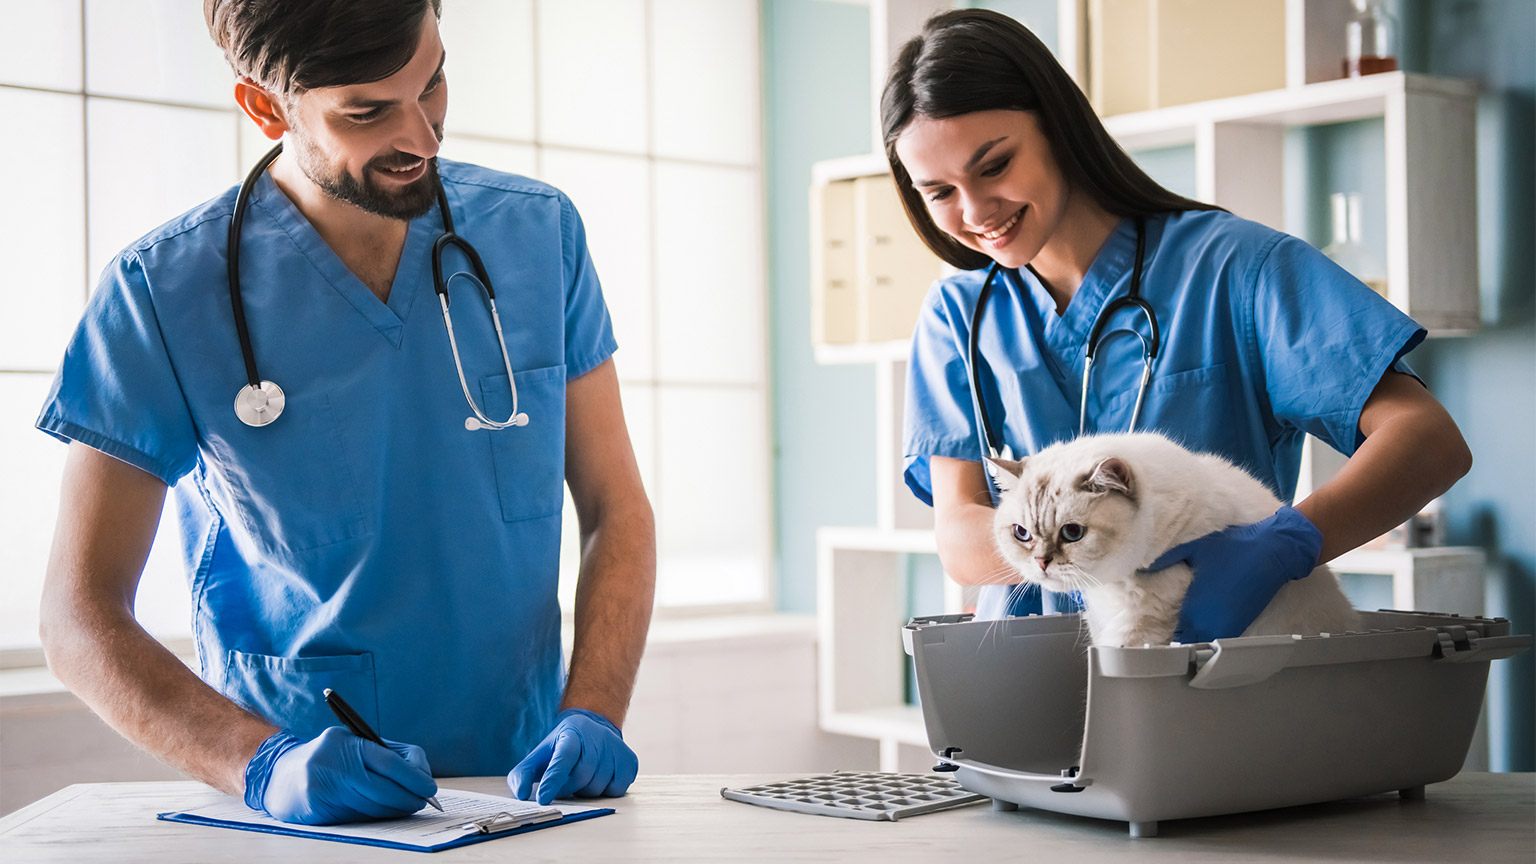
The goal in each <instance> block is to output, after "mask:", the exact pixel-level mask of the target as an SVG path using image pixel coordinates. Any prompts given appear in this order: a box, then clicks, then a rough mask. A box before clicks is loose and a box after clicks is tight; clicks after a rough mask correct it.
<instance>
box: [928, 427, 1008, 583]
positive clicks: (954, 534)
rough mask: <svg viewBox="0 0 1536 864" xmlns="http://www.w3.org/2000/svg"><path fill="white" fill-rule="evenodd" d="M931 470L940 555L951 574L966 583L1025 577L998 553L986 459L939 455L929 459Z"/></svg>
mask: <svg viewBox="0 0 1536 864" xmlns="http://www.w3.org/2000/svg"><path fill="white" fill-rule="evenodd" d="M929 475H930V477H931V479H932V482H933V519H934V535H935V539H936V540H937V542H938V546H939V561H940V562H941V563H942V564H943V565H944V572H945V573H947V574H949V578H951V579H953V580H955V581H956V582H958V583H960V584H961V585H1006V584H1010V583H1014V582H1018V581H1020V580H1019V576H1018V574H1017V573H1016V572H1015V571H1014V569H1013V567H1012V566H1010V565H1009V564H1008V563H1007V562H1005V561H1003V559H1002V557H1001V556H1000V555H998V553H997V543H996V541H994V540H993V533H992V518H993V514H994V513H995V511H994V510H993V509H992V496H991V494H990V492H989V491H988V490H987V475H986V471H985V470H984V469H983V468H982V467H981V463H980V462H970V461H967V460H965V459H951V458H949V457H946V456H934V457H932V458H931V459H930V460H929Z"/></svg>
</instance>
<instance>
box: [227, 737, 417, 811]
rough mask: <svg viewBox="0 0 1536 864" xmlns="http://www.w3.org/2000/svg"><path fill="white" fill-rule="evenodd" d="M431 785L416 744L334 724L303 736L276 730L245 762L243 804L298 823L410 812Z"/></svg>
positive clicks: (415, 808) (414, 809) (414, 808)
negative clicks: (369, 736)
mask: <svg viewBox="0 0 1536 864" xmlns="http://www.w3.org/2000/svg"><path fill="white" fill-rule="evenodd" d="M436 793H437V781H435V780H433V779H432V770H431V768H430V767H429V766H428V765H427V756H426V753H425V752H424V751H423V750H422V749H421V748H420V747H417V746H416V745H414V744H401V743H399V742H397V741H385V742H384V746H382V747H381V746H379V745H378V744H375V743H373V742H372V741H367V740H364V739H362V738H359V737H357V736H356V735H353V734H352V733H351V732H348V731H347V730H346V729H343V728H342V727H340V726H332V727H330V728H329V729H326V730H325V731H324V732H321V733H320V734H319V735H318V736H317V737H315V738H314V739H312V740H310V741H300V740H299V739H298V738H297V737H295V736H293V735H291V734H289V733H288V732H286V731H284V732H278V733H277V734H275V735H273V736H272V737H270V738H268V739H267V740H266V741H263V742H262V744H261V747H259V748H257V750H256V755H255V756H253V757H251V761H250V762H249V763H248V764H247V765H246V768H245V803H246V806H248V807H250V808H251V809H252V810H264V811H266V812H267V813H268V814H269V815H270V816H272V817H273V818H274V819H279V820H281V821H283V822H297V823H300V824H304V825H333V824H336V823H339V822H356V821H359V820H363V819H393V818H397V817H400V816H409V815H410V814H412V813H415V812H416V811H417V810H420V809H421V808H422V807H424V806H426V804H427V798H428V797H430V796H432V795H435V794H436Z"/></svg>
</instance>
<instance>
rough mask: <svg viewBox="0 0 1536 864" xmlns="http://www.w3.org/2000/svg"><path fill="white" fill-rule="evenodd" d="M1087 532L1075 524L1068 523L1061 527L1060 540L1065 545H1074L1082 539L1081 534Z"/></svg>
mask: <svg viewBox="0 0 1536 864" xmlns="http://www.w3.org/2000/svg"><path fill="white" fill-rule="evenodd" d="M1087 530H1088V529H1087V528H1084V527H1083V526H1081V525H1079V524H1077V523H1076V522H1068V523H1067V524H1065V525H1063V526H1061V539H1062V540H1063V541H1065V542H1067V543H1076V542H1077V541H1079V540H1081V539H1083V534H1084V533H1085V532H1086V531H1087Z"/></svg>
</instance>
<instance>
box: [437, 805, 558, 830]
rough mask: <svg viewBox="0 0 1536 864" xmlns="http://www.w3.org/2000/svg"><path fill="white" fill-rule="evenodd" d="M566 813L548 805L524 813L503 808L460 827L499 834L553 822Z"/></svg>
mask: <svg viewBox="0 0 1536 864" xmlns="http://www.w3.org/2000/svg"><path fill="white" fill-rule="evenodd" d="M564 815H565V814H563V813H561V812H560V811H559V810H558V809H556V808H554V807H548V808H545V809H543V810H529V811H526V812H523V813H508V812H506V811H505V810H503V811H502V812H500V813H495V814H492V815H490V816H486V817H484V818H483V819H472V820H470V821H468V822H465V823H464V824H463V825H460V826H459V827H460V828H461V829H463V830H465V831H473V832H475V833H476V834H499V833H501V832H503V831H511V830H513V829H516V828H522V827H524V826H525V825H537V824H539V823H541V822H553V821H554V820H556V819H559V818H561V817H562V816H564Z"/></svg>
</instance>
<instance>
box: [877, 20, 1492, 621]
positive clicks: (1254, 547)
mask: <svg viewBox="0 0 1536 864" xmlns="http://www.w3.org/2000/svg"><path fill="white" fill-rule="evenodd" d="M881 115H882V124H883V129H884V139H885V149H886V156H887V158H888V159H889V161H890V165H891V172H892V174H893V176H894V177H895V180H896V183H897V187H898V189H899V190H900V192H901V197H902V201H903V203H904V205H905V207H906V209H907V213H908V216H909V217H910V219H911V221H912V224H913V226H914V227H915V228H916V229H917V232H918V233H919V234H920V235H921V236H922V238H923V240H924V241H925V242H926V243H927V245H928V246H929V247H930V248H931V249H932V250H933V251H934V252H935V253H936V254H938V255H939V257H941V258H943V259H944V260H945V261H947V262H949V263H950V264H952V265H954V266H955V267H957V268H959V269H960V270H961V271H962V272H960V273H959V274H958V275H955V276H953V277H949V278H946V279H942V280H940V281H939V282H937V283H936V284H935V285H934V286H933V288H932V289H931V290H930V291H929V293H928V296H927V299H926V301H925V303H924V307H923V310H922V312H921V314H920V317H919V320H918V324H917V328H916V332H915V334H914V337H913V346H912V360H911V364H910V367H909V368H910V372H909V380H908V388H907V416H906V428H905V435H904V447H905V451H904V452H905V455H906V481H907V484H908V486H910V487H911V489H912V490H913V492H914V493H915V494H916V495H917V496H918V497H919V498H921V499H922V500H924V501H925V502H928V503H929V504H931V505H932V506H933V507H934V509H935V517H936V525H937V535H938V548H939V556H940V558H941V560H942V561H943V564H944V569H945V571H946V572H948V573H949V574H950V576H951V577H952V578H954V579H956V580H957V581H959V582H961V583H962V584H973V585H978V584H979V585H987V586H989V587H988V588H986V589H984V590H983V598H982V602H981V604H980V607H981V608H980V609H979V613H980V614H982V615H992V616H996V615H1001V614H1004V613H1005V612H1006V613H1010V614H1022V613H1025V612H1030V611H1039V610H1040V609H1041V608H1042V601H1041V599H1040V598H1039V597H1038V596H1037V595H1035V594H1034V592H1029V593H1028V594H1026V593H1025V592H1022V591H1012V592H1010V591H1009V589H1008V588H1006V587H1003V586H1002V585H999V584H998V583H1013V582H1017V581H1019V580H1018V577H1017V576H1016V575H1015V574H1013V573H1011V572H1010V571H1009V568H1008V567H1007V565H1005V564H1004V563H1003V561H1002V559H1001V558H1000V557H999V556H998V554H997V552H996V551H995V549H994V546H993V540H992V536H993V535H992V515H993V505H992V498H991V487H990V484H989V483H988V481H987V477H986V473H985V471H984V469H983V466H982V462H981V461H980V460H981V458H982V454H983V453H984V452H985V444H984V440H983V437H982V433H981V431H980V430H979V429H978V423H977V418H976V413H975V409H974V407H973V404H974V403H973V401H972V394H971V382H970V372H969V365H968V361H967V356H968V350H967V348H968V340H969V338H970V327H971V322H972V320H973V317H972V316H973V312H974V310H975V309H976V305H977V299H978V297H979V296H980V295H981V293H982V285H983V282H984V281H985V280H986V277H987V270H988V268H989V267H991V266H992V265H993V264H994V262H995V263H996V264H997V265H999V272H998V274H997V277H996V279H995V281H994V285H993V288H992V290H991V292H990V295H989V296H988V297H987V300H986V308H985V309H984V316H983V319H982V320H983V323H982V325H981V326H980V327H979V328H978V330H979V334H978V337H979V353H980V355H981V356H982V357H983V358H984V360H983V363H982V364H980V365H981V387H982V389H983V395H984V397H985V399H984V402H985V404H986V405H987V407H988V411H989V415H990V416H989V420H990V422H991V425H992V426H993V428H994V429H996V430H998V434H999V435H1000V436H1001V437H1002V439H1003V441H1004V442H1005V443H1006V444H1007V445H1008V446H1009V447H1010V448H1011V449H1012V450H1013V452H1014V453H1015V454H1019V455H1020V456H1025V455H1028V454H1031V453H1034V452H1037V451H1039V450H1040V449H1042V448H1044V447H1046V446H1048V445H1050V444H1052V443H1054V442H1057V441H1063V440H1068V439H1071V438H1073V437H1075V436H1076V435H1077V434H1078V424H1079V400H1080V398H1081V397H1082V395H1083V394H1082V386H1083V382H1082V374H1081V370H1082V369H1083V361H1084V355H1085V352H1086V350H1087V342H1088V338H1089V333H1090V331H1091V330H1092V328H1093V326H1094V322H1095V320H1096V319H1097V318H1098V317H1099V314H1100V311H1101V310H1102V309H1103V308H1104V307H1105V306H1106V304H1107V303H1108V302H1110V301H1112V300H1114V299H1116V298H1121V297H1124V296H1126V294H1127V293H1128V290H1129V288H1130V283H1131V277H1132V271H1133V270H1134V269H1135V264H1136V258H1137V246H1138V235H1139V234H1141V235H1142V236H1141V237H1140V240H1141V243H1143V244H1144V251H1143V253H1142V256H1141V257H1142V269H1143V272H1142V278H1141V283H1140V293H1141V296H1142V297H1144V298H1145V299H1146V300H1147V301H1148V302H1149V303H1150V304H1151V306H1152V308H1153V309H1154V310H1155V312H1156V315H1157V316H1158V321H1159V324H1160V327H1161V336H1162V343H1163V344H1162V351H1161V355H1160V357H1159V358H1158V360H1157V361H1156V365H1155V367H1154V369H1153V377H1152V380H1151V383H1150V385H1149V386H1148V388H1147V393H1146V400H1145V404H1144V406H1143V407H1142V409H1141V413H1140V416H1139V418H1138V419H1137V421H1136V424H1135V428H1136V429H1137V430H1139V431H1157V432H1161V433H1163V434H1165V435H1168V436H1169V437H1171V438H1173V439H1175V440H1177V441H1180V442H1181V443H1183V444H1184V445H1185V446H1187V447H1189V448H1191V449H1194V450H1201V451H1208V452H1214V453H1218V454H1221V455H1222V456H1224V457H1226V458H1228V459H1230V460H1231V461H1233V462H1235V463H1237V464H1238V465H1241V466H1243V467H1244V468H1246V469H1248V470H1249V471H1250V472H1252V473H1253V474H1254V475H1255V476H1257V477H1259V478H1260V479H1262V480H1263V481H1264V482H1265V483H1266V484H1267V485H1269V486H1270V487H1271V489H1272V490H1273V491H1274V492H1275V493H1276V494H1277V495H1278V496H1279V497H1280V498H1281V499H1282V500H1287V501H1288V500H1290V499H1291V498H1292V496H1293V495H1294V493H1295V487H1296V478H1297V470H1298V467H1299V463H1300V454H1301V446H1302V441H1303V437H1304V435H1305V434H1311V435H1314V436H1316V437H1318V438H1319V439H1321V440H1322V441H1324V442H1326V443H1327V444H1328V445H1330V446H1332V447H1334V448H1335V449H1337V450H1339V451H1340V452H1342V453H1344V454H1346V455H1348V456H1350V457H1351V458H1350V460H1349V462H1348V464H1347V465H1346V466H1345V467H1344V469H1343V470H1341V471H1340V472H1339V474H1338V476H1337V477H1336V478H1334V479H1333V480H1332V481H1331V482H1329V483H1327V484H1325V485H1324V486H1322V487H1321V488H1319V489H1317V490H1316V491H1315V492H1314V493H1313V494H1312V495H1311V496H1309V497H1308V498H1307V499H1306V500H1304V501H1301V502H1298V503H1297V504H1296V505H1295V506H1294V507H1291V506H1286V507H1283V508H1281V510H1280V511H1278V512H1277V513H1276V514H1275V515H1274V516H1272V517H1270V518H1269V519H1266V520H1264V521H1263V522H1260V523H1257V524H1255V525H1251V526H1236V527H1234V528H1232V529H1228V530H1227V531H1224V532H1221V533H1219V534H1213V535H1211V536H1209V537H1207V538H1203V539H1202V540H1198V541H1195V542H1194V543H1192V544H1187V545H1186V547H1180V548H1179V549H1178V550H1176V553H1175V554H1174V555H1171V556H1165V557H1164V559H1163V560H1161V561H1159V562H1157V565H1158V566H1167V565H1168V564H1169V563H1171V562H1172V561H1174V560H1184V561H1187V562H1189V563H1190V564H1191V566H1192V567H1193V568H1194V570H1195V574H1196V576H1195V580H1194V583H1193V585H1192V586H1191V588H1190V593H1189V596H1188V598H1187V600H1186V602H1185V606H1184V615H1183V617H1182V618H1181V622H1180V632H1179V637H1180V638H1181V639H1182V640H1183V641H1196V640H1203V639H1210V638H1217V637H1220V636H1233V635H1237V634H1238V633H1241V632H1242V631H1243V630H1244V629H1246V627H1247V626H1248V624H1249V623H1251V622H1252V620H1253V618H1254V617H1256V615H1257V613H1258V612H1259V611H1260V610H1262V608H1263V607H1264V605H1265V604H1267V603H1268V601H1269V599H1270V598H1271V597H1273V595H1274V593H1275V591H1277V590H1278V589H1279V587H1280V585H1281V584H1283V583H1284V581H1285V580H1287V579H1294V578H1300V577H1302V576H1305V575H1306V574H1307V573H1309V572H1310V571H1311V570H1312V569H1313V567H1314V566H1315V565H1316V564H1317V563H1318V562H1319V561H1327V560H1330V559H1332V558H1334V557H1335V556H1337V555H1339V554H1340V553H1342V552H1345V551H1347V550H1349V549H1352V548H1354V547H1356V546H1358V545H1359V544H1361V543H1363V542H1365V541H1366V540H1369V539H1371V538H1373V537H1376V536H1378V535H1380V534H1382V533H1383V532H1385V531H1387V530H1388V529H1390V528H1392V527H1393V526H1395V525H1398V524H1400V523H1401V522H1403V521H1404V520H1405V519H1406V518H1408V517H1409V516H1410V515H1412V514H1413V513H1415V512H1417V511H1418V510H1419V508H1420V507H1421V506H1422V505H1423V504H1424V503H1425V502H1427V501H1429V500H1430V499H1432V498H1434V497H1435V496H1437V495H1439V494H1441V493H1442V492H1444V491H1445V490H1446V489H1448V488H1449V487H1450V486H1451V484H1453V483H1454V482H1455V481H1456V480H1457V479H1458V478H1460V477H1461V476H1462V475H1463V474H1465V473H1466V471H1467V470H1468V469H1469V468H1470V466H1471V454H1470V453H1469V452H1468V450H1467V447H1466V444H1465V442H1464V441H1463V440H1462V438H1461V434H1460V432H1459V431H1458V430H1457V428H1456V425H1455V423H1454V422H1453V421H1452V420H1451V418H1450V417H1449V415H1448V414H1447V413H1446V412H1445V410H1444V409H1443V408H1442V407H1441V406H1440V404H1439V403H1438V402H1436V401H1435V399H1434V397H1433V396H1431V395H1430V394H1429V392H1428V390H1427V389H1425V387H1424V386H1423V385H1422V384H1421V383H1420V382H1419V381H1418V379H1417V378H1415V377H1414V376H1413V375H1412V373H1411V372H1410V371H1409V370H1408V368H1407V366H1406V365H1405V364H1404V362H1403V359H1402V358H1403V355H1405V354H1407V353H1408V352H1409V351H1410V350H1412V349H1413V348H1414V347H1415V346H1416V345H1418V343H1419V342H1420V341H1422V340H1423V339H1424V336H1425V331H1424V329H1423V328H1422V327H1420V326H1419V325H1418V324H1417V323H1415V322H1414V321H1412V320H1411V319H1409V318H1408V317H1407V316H1405V315H1403V314H1402V313H1401V312H1399V311H1398V310H1397V309H1396V308H1395V307H1393V306H1392V305H1391V304H1390V303H1388V302H1387V301H1386V300H1384V299H1383V298H1382V297H1380V296H1379V295H1377V294H1376V293H1374V292H1373V291H1371V290H1370V289H1369V288H1367V287H1365V286H1364V285H1363V284H1362V283H1361V282H1359V280H1357V279H1355V278H1354V277H1353V276H1351V275H1350V274H1349V273H1347V272H1345V271H1344V270H1342V269H1340V268H1339V267H1338V266H1336V265H1335V264H1333V263H1332V262H1331V261H1329V260H1328V259H1327V258H1326V257H1324V256H1323V255H1322V254H1321V253H1319V252H1317V251H1316V250H1315V249H1313V248H1312V247H1311V246H1309V245H1308V244H1306V243H1305V242H1303V241H1301V240H1298V239H1296V238H1294V237H1291V236H1289V235H1286V234H1283V233H1281V232H1278V231H1274V230H1272V229H1270V228H1267V227H1265V226H1262V225H1259V224H1257V223H1254V222H1249V221H1246V220H1244V219H1241V218H1239V217H1237V216H1235V215H1233V214H1230V213H1228V212H1226V211H1224V210H1221V209H1219V208H1215V207H1212V206H1211V205H1208V204H1202V203H1200V202H1197V201H1191V200H1189V199H1186V198H1182V197H1180V196H1178V195H1175V194H1173V193H1171V192H1169V191H1168V190H1166V189H1163V188H1162V187H1161V186H1159V185H1158V184H1157V183H1155V182H1154V181H1153V180H1152V179H1151V178H1149V177H1148V176H1147V175H1146V174H1145V173H1144V172H1142V171H1141V169H1140V168H1138V167H1137V166H1136V164H1135V163H1134V162H1133V161H1131V159H1130V158H1129V157H1128V156H1127V155H1126V154H1125V153H1124V152H1123V151H1122V150H1121V149H1120V148H1119V146H1118V145H1117V144H1116V143H1115V142H1114V141H1113V139H1111V138H1110V136H1109V134H1108V132H1106V131H1105V129H1104V126H1103V124H1102V123H1101V122H1100V121H1099V119H1098V117H1097V116H1095V115H1094V113H1093V109H1092V108H1091V107H1090V105H1089V103H1088V101H1087V99H1086V98H1084V96H1083V94H1082V92H1081V91H1080V90H1079V89H1078V88H1077V85H1076V84H1075V83H1074V82H1073V81H1072V80H1071V78H1070V77H1068V75H1067V74H1066V72H1065V71H1064V70H1063V69H1062V68H1061V66H1060V65H1059V64H1058V63H1057V62H1056V60H1055V58H1054V57H1052V56H1051V54H1050V52H1049V50H1048V49H1046V47H1045V46H1044V45H1043V44H1041V42H1040V41H1039V40H1038V39H1037V38H1036V37H1035V36H1034V35H1033V34H1032V33H1030V32H1029V31H1028V30H1027V29H1026V28H1025V27H1023V26H1022V25H1020V24H1019V23H1018V22H1016V21H1014V20H1012V19H1010V18H1008V17H1006V16H1003V15H1000V14H997V13H994V12H989V11H986V10H979V9H969V10H955V11H951V12H946V13H943V14H940V15H937V16H935V17H934V18H932V19H930V21H929V22H928V24H927V25H926V26H925V28H924V30H923V32H922V34H920V35H919V36H917V37H915V38H914V39H912V40H911V41H910V42H908V43H907V44H906V45H905V46H904V47H903V48H902V51H901V53H900V56H899V57H898V58H897V60H896V62H895V64H894V66H893V68H892V70H891V74H890V77H889V79H888V81H887V83H886V87H885V93H884V97H883V99H882V104H881ZM1126 330H1129V331H1135V332H1139V333H1142V334H1144V335H1147V336H1150V333H1148V332H1147V331H1148V323H1147V321H1146V319H1144V318H1143V317H1141V315H1140V313H1137V312H1134V311H1132V310H1126V311H1123V312H1118V313H1116V314H1114V315H1113V316H1111V319H1110V321H1109V322H1108V324H1107V325H1106V326H1105V334H1106V335H1105V337H1104V338H1103V340H1102V342H1101V347H1100V348H1099V350H1098V353H1097V354H1096V355H1095V361H1094V366H1093V377H1092V380H1091V382H1090V383H1089V385H1088V390H1089V392H1088V394H1087V399H1086V405H1087V411H1086V418H1087V420H1086V424H1085V426H1086V428H1085V430H1084V431H1085V432H1088V433H1093V432H1106V433H1111V432H1123V431H1125V430H1127V429H1128V428H1130V427H1131V423H1132V414H1133V411H1134V407H1135V404H1136V401H1137V389H1138V385H1139V383H1140V381H1141V375H1142V369H1143V364H1142V357H1143V346H1142V340H1141V339H1138V338H1136V337H1135V336H1134V335H1131V334H1130V333H1125V332H1115V331H1126ZM1149 563H1150V562H1149ZM1236 577H1240V578H1236ZM1064 599H1066V598H1056V597H1050V596H1047V597H1046V598H1045V600H1044V606H1045V608H1046V610H1047V611H1050V610H1051V609H1054V608H1057V605H1058V603H1060V601H1062V600H1064ZM1063 605H1064V604H1063Z"/></svg>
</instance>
